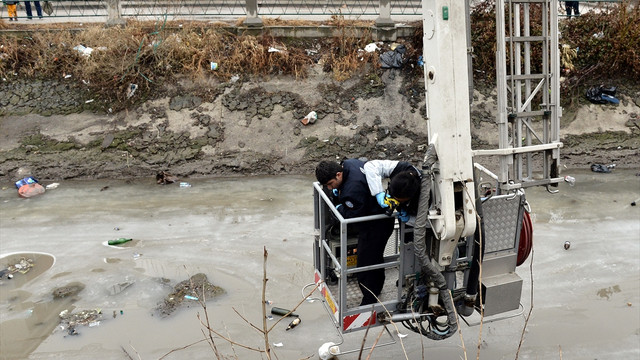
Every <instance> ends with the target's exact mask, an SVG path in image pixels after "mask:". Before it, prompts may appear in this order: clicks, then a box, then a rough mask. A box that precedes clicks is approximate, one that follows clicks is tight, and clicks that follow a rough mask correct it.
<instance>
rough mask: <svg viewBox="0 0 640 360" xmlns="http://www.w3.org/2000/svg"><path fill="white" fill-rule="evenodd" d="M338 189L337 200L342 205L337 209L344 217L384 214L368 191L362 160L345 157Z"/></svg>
mask: <svg viewBox="0 0 640 360" xmlns="http://www.w3.org/2000/svg"><path fill="white" fill-rule="evenodd" d="M338 191H339V195H338V202H339V203H340V204H341V205H342V206H340V207H338V211H339V212H340V214H341V215H342V217H344V218H345V219H348V218H354V217H360V216H367V215H376V214H384V209H383V208H381V207H380V206H379V205H378V202H377V201H376V198H375V197H374V196H371V193H370V192H369V185H367V178H366V177H365V175H364V162H362V161H360V160H358V159H347V160H345V161H344V162H343V163H342V184H341V185H340V188H339V189H338Z"/></svg>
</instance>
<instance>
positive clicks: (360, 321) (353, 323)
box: [342, 311, 376, 331]
mask: <svg viewBox="0 0 640 360" xmlns="http://www.w3.org/2000/svg"><path fill="white" fill-rule="evenodd" d="M375 323H376V312H375V311H365V312H363V313H360V314H356V315H347V316H345V317H344V318H342V329H343V331H350V330H355V329H357V328H361V327H365V326H369V325H375Z"/></svg>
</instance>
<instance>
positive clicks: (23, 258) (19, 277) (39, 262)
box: [0, 252, 56, 300]
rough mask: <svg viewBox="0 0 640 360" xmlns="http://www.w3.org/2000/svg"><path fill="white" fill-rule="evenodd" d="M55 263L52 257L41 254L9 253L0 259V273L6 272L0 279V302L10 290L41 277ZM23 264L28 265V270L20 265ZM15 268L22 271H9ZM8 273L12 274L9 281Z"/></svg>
mask: <svg viewBox="0 0 640 360" xmlns="http://www.w3.org/2000/svg"><path fill="white" fill-rule="evenodd" d="M55 262H56V258H55V257H54V256H53V255H51V254H47V253H41V252H20V253H11V254H6V255H3V256H2V257H0V271H5V272H6V273H5V274H3V276H2V278H1V279H0V284H1V285H0V286H1V289H2V291H0V300H5V299H6V298H5V296H7V295H8V294H10V293H11V291H12V290H14V289H19V288H20V287H22V286H23V285H24V284H26V283H28V282H29V281H31V280H33V279H35V278H37V277H38V276H40V275H42V274H43V273H44V272H45V271H47V270H49V269H50V268H51V267H52V266H53V264H55ZM25 263H26V264H29V265H28V268H27V267H25V266H24V265H20V264H25ZM15 266H18V267H19V268H23V269H16V270H17V271H15V272H14V271H9V269H12V267H15ZM12 272H13V273H12ZM9 273H12V274H11V275H12V278H11V279H9V278H8V275H9Z"/></svg>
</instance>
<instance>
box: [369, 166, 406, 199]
mask: <svg viewBox="0 0 640 360" xmlns="http://www.w3.org/2000/svg"><path fill="white" fill-rule="evenodd" d="M397 165H398V161H397V160H371V161H367V162H366V163H365V164H364V174H365V176H366V177H367V185H369V191H370V192H371V195H373V196H375V195H377V194H378V193H381V192H383V191H384V187H382V179H384V178H388V177H389V176H390V175H391V173H392V172H393V170H394V169H395V168H396V166H397Z"/></svg>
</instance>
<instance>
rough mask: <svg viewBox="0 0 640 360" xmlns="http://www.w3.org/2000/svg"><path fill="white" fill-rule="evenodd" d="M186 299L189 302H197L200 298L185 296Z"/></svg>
mask: <svg viewBox="0 0 640 360" xmlns="http://www.w3.org/2000/svg"><path fill="white" fill-rule="evenodd" d="M184 298H185V299H187V300H195V301H198V298H197V297H195V296H191V295H185V296H184Z"/></svg>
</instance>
